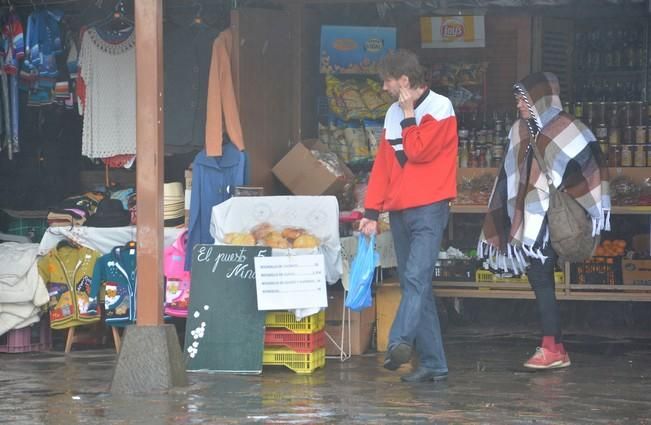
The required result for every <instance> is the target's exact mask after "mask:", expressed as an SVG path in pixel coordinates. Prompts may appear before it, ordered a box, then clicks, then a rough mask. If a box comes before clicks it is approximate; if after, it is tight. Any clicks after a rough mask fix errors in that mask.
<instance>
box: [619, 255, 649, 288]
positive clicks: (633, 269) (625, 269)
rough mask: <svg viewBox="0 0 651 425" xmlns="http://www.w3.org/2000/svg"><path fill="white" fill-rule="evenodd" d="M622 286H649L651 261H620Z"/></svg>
mask: <svg viewBox="0 0 651 425" xmlns="http://www.w3.org/2000/svg"><path fill="white" fill-rule="evenodd" d="M622 282H623V283H624V285H651V260H626V259H624V260H622Z"/></svg>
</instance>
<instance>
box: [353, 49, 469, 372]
mask: <svg viewBox="0 0 651 425" xmlns="http://www.w3.org/2000/svg"><path fill="white" fill-rule="evenodd" d="M379 73H380V77H381V78H382V79H383V80H384V90H386V91H387V92H388V93H389V94H391V95H392V96H393V97H395V98H396V99H398V101H397V102H395V103H394V104H393V105H391V107H390V108H389V110H388V111H387V114H386V117H385V121H384V133H383V136H382V140H381V142H380V147H379V151H378V154H377V157H376V158H375V163H374V165H373V169H372V171H371V176H370V179H369V183H368V190H367V194H366V199H365V202H364V208H365V212H364V218H363V219H362V221H361V222H360V231H361V232H363V233H364V234H366V235H371V234H374V233H375V232H376V231H377V219H378V215H379V214H380V212H383V211H388V212H389V218H390V222H391V234H392V236H393V241H394V248H395V250H396V257H397V259H398V274H399V278H400V287H401V291H402V298H401V300H400V305H399V307H398V312H397V314H396V317H395V319H394V321H393V325H392V326H391V332H390V334H389V349H388V352H387V356H386V359H385V361H384V367H385V368H387V369H389V370H396V369H398V368H399V367H400V366H401V365H402V364H404V363H406V362H408V361H409V359H410V358H411V355H412V349H415V350H416V352H417V353H418V357H419V367H418V368H417V369H416V370H415V371H413V372H412V373H410V374H408V375H405V376H402V377H401V379H402V380H403V381H405V382H425V381H439V380H444V379H446V378H447V374H448V367H447V361H446V358H445V352H444V350H443V343H442V338H441V329H440V325H439V319H438V313H437V311H436V303H435V301H434V294H433V291H432V274H433V271H434V265H435V263H436V260H437V258H438V253H439V249H440V245H441V239H442V237H443V231H444V230H445V227H446V226H447V222H448V216H449V210H450V204H449V203H450V200H451V199H453V198H455V197H456V172H457V145H458V139H457V120H456V117H455V115H454V109H453V108H452V103H451V102H450V100H449V99H448V98H446V97H444V96H441V95H439V94H437V93H434V92H433V91H431V90H429V88H428V87H427V85H426V82H425V77H424V70H423V68H422V66H421V65H420V63H419V61H418V57H417V56H416V55H415V54H414V53H412V52H409V51H407V50H402V49H400V50H396V51H394V52H391V53H389V54H388V55H387V56H386V57H385V58H384V59H383V60H382V61H381V62H380V64H379Z"/></svg>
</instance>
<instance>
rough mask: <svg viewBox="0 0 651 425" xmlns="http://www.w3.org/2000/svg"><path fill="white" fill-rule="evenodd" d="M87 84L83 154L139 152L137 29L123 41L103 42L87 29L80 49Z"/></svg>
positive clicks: (100, 156)
mask: <svg viewBox="0 0 651 425" xmlns="http://www.w3.org/2000/svg"><path fill="white" fill-rule="evenodd" d="M79 67H80V68H81V77H82V78H83V81H84V84H85V86H86V95H85V102H84V103H83V106H82V105H81V104H80V109H83V110H81V111H80V113H82V114H83V116H84V126H83V134H82V143H81V153H82V155H85V156H87V157H89V158H107V157H111V156H115V155H121V154H135V153H136V49H135V31H132V32H131V34H130V35H129V37H128V38H127V39H126V40H124V41H123V42H121V43H109V42H106V41H104V40H103V39H102V38H101V37H100V36H99V34H98V33H97V31H96V30H95V29H93V28H90V29H88V30H87V31H86V33H85V34H84V36H83V40H82V42H81V51H80V52H79Z"/></svg>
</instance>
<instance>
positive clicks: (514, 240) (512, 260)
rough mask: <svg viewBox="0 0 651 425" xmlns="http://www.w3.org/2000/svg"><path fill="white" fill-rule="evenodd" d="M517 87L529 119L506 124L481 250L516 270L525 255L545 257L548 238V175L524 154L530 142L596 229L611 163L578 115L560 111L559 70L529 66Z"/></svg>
mask: <svg viewBox="0 0 651 425" xmlns="http://www.w3.org/2000/svg"><path fill="white" fill-rule="evenodd" d="M514 92H515V94H516V96H522V97H523V98H524V99H525V102H526V103H527V105H528V106H529V111H530V112H531V119H529V120H524V119H519V120H517V121H516V122H515V123H514V124H513V126H512V127H511V131H510V133H509V147H508V149H507V152H506V154H505V158H504V164H503V166H502V167H501V168H500V170H499V173H498V176H497V179H496V180H495V184H494V186H493V193H492V194H491V197H490V200H489V205H488V213H487V214H486V218H485V221H484V226H483V228H482V233H481V236H480V239H479V246H478V248H479V249H478V253H479V256H480V257H485V258H487V259H488V261H489V264H490V266H491V267H493V268H495V269H501V270H511V271H514V272H516V273H521V272H524V271H525V269H526V267H527V264H528V262H527V257H534V258H539V259H540V260H542V261H544V260H545V258H546V257H545V256H544V255H543V254H542V249H543V248H544V247H545V246H546V245H547V243H549V232H548V229H547V222H546V220H545V215H546V213H547V208H548V207H549V183H548V181H547V178H546V177H545V175H544V174H543V173H542V172H541V170H540V167H539V166H538V163H537V162H536V161H535V159H533V160H529V159H528V157H529V155H533V152H532V151H531V148H530V146H529V143H536V144H537V146H538V149H539V150H540V152H541V153H542V155H543V157H544V160H545V164H546V166H547V168H548V170H549V173H550V178H551V179H552V182H553V184H554V186H556V187H558V188H560V189H561V190H565V191H566V192H567V193H568V194H570V195H571V196H572V197H573V198H574V199H575V200H576V201H577V202H578V203H579V204H580V205H581V206H582V207H583V208H584V209H585V210H586V211H587V213H588V214H589V215H590V217H592V224H593V232H592V233H593V236H594V235H597V234H599V233H600V232H601V230H604V229H605V230H610V223H609V221H610V196H609V187H608V169H607V168H605V166H604V161H603V158H602V155H601V151H600V149H599V146H598V144H597V143H596V142H595V137H594V135H593V134H592V132H591V131H590V129H589V128H588V127H586V126H585V125H584V124H583V123H582V122H581V121H579V120H577V119H575V118H574V117H573V116H571V115H569V114H567V113H565V112H563V111H562V106H561V101H560V97H559V95H558V93H559V85H558V79H557V78H556V76H554V75H553V74H550V73H537V74H532V75H530V76H529V77H527V78H525V79H524V80H522V81H521V82H519V83H516V85H515V86H514ZM534 135H535V136H534ZM529 161H531V162H530V164H531V165H530V166H529ZM527 172H528V175H527Z"/></svg>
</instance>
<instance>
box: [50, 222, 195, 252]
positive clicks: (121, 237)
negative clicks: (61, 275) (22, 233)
mask: <svg viewBox="0 0 651 425" xmlns="http://www.w3.org/2000/svg"><path fill="white" fill-rule="evenodd" d="M183 230H184V229H179V228H176V227H165V228H164V238H165V239H164V242H163V244H164V246H165V247H168V246H170V245H172V244H173V243H174V241H175V240H176V238H177V237H178V236H179V234H180V233H181V232H182V231H183ZM62 239H70V240H71V241H73V242H76V243H77V244H79V245H81V246H85V247H88V248H91V249H94V250H96V251H99V252H100V253H102V254H107V253H108V252H109V251H110V250H111V249H113V248H114V247H116V246H120V245H124V244H126V243H127V242H129V241H135V240H136V226H124V227H87V226H75V227H73V228H70V227H49V228H48V229H47V231H46V232H45V234H44V235H43V239H41V244H40V245H39V254H40V255H45V254H47V253H48V251H50V250H51V249H52V248H54V247H56V246H57V244H58V243H59V241H60V240H62Z"/></svg>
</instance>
